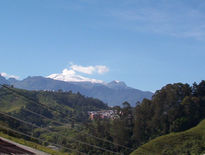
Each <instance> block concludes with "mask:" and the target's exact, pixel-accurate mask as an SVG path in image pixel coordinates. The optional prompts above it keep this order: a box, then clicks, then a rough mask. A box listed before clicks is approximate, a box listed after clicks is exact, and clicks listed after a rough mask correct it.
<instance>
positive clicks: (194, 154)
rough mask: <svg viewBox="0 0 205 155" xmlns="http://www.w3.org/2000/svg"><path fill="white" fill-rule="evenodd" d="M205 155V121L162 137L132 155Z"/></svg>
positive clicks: (141, 147)
mask: <svg viewBox="0 0 205 155" xmlns="http://www.w3.org/2000/svg"><path fill="white" fill-rule="evenodd" d="M204 153H205V120H203V121H201V122H200V123H199V124H198V125H197V126H196V127H194V128H191V129H189V130H186V131H184V132H179V133H171V134H168V135H164V136H160V137H158V138H155V139H153V140H151V141H150V142H148V143H146V144H144V145H142V146H140V147H139V148H138V149H137V150H135V151H134V152H132V153H131V155H174V154H177V155H201V154H204Z"/></svg>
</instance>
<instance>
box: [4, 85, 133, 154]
mask: <svg viewBox="0 0 205 155" xmlns="http://www.w3.org/2000/svg"><path fill="white" fill-rule="evenodd" d="M0 85H1V84H0ZM1 86H3V87H4V88H6V89H8V90H10V91H12V92H15V93H16V94H17V95H19V96H23V97H24V98H26V99H27V100H29V101H32V102H33V103H35V104H37V105H39V104H40V105H42V106H44V107H46V108H48V109H50V110H51V111H54V112H58V113H60V114H62V115H65V114H64V113H62V112H60V111H57V110H54V109H53V108H51V107H49V106H47V105H44V104H42V103H40V102H36V101H35V100H34V99H32V98H30V97H28V96H25V95H24V94H22V93H20V92H18V91H16V90H14V89H11V88H10V87H7V86H5V85H1ZM59 106H60V105H59ZM24 110H26V111H29V112H31V113H33V114H36V115H38V116H40V117H43V118H45V119H49V120H51V121H53V122H56V123H58V124H61V125H66V124H65V123H62V122H59V121H55V120H52V119H50V118H48V117H45V116H43V115H41V114H38V113H35V112H33V111H30V110H28V109H24ZM67 119H69V120H72V121H75V120H74V119H72V118H67ZM77 132H79V133H82V134H85V135H87V136H90V137H93V138H95V139H98V140H101V141H104V142H107V143H110V144H113V145H117V146H120V147H123V148H125V149H128V150H131V151H133V150H134V149H132V148H129V147H127V146H124V145H120V144H117V143H113V142H112V141H109V140H106V139H103V138H100V137H97V136H94V135H92V134H88V133H85V132H83V131H77Z"/></svg>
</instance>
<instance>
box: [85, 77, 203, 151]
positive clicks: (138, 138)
mask: <svg viewBox="0 0 205 155" xmlns="http://www.w3.org/2000/svg"><path fill="white" fill-rule="evenodd" d="M114 109H116V110H118V112H119V116H120V118H119V119H116V120H113V121H110V120H99V121H96V122H95V123H94V122H92V124H90V125H89V126H96V127H95V128H96V129H97V130H95V131H93V130H89V132H90V133H94V134H95V135H96V136H99V137H106V138H107V139H109V140H111V141H113V142H115V143H118V144H121V145H124V146H127V147H130V148H137V147H139V146H140V145H142V144H144V143H146V142H148V141H150V140H151V139H154V138H156V137H158V136H161V135H165V134H168V133H171V132H179V131H184V130H187V129H189V128H192V127H194V126H196V125H197V124H198V123H199V122H200V121H201V120H202V119H204V118H205V81H202V82H201V83H199V84H196V83H194V84H193V86H189V85H188V84H182V83H176V84H168V85H166V86H165V87H163V88H162V89H161V90H158V91H156V93H155V94H154V95H153V97H152V99H151V100H148V99H144V100H143V101H142V103H141V104H139V105H137V106H136V107H134V108H132V107H130V105H129V103H126V102H125V103H124V104H123V108H120V107H114ZM87 141H88V142H93V140H90V139H87ZM94 143H99V142H97V141H95V142H94ZM101 145H103V144H101ZM104 147H107V148H109V149H112V150H115V151H118V152H124V153H125V154H128V153H129V152H131V150H128V149H125V148H122V147H117V146H111V145H109V146H106V145H104ZM201 149H202V148H201ZM203 149H204V148H203ZM150 154H152V152H150Z"/></svg>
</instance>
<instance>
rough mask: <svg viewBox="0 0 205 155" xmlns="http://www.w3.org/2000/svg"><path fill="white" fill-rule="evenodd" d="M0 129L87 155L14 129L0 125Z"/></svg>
mask: <svg viewBox="0 0 205 155" xmlns="http://www.w3.org/2000/svg"><path fill="white" fill-rule="evenodd" d="M0 127H1V128H3V129H5V130H10V131H12V132H15V133H17V134H19V135H23V136H26V137H29V138H32V139H35V140H38V141H41V142H44V143H49V144H51V145H56V146H58V147H62V148H64V149H68V150H70V151H74V152H77V153H80V154H83V155H88V154H86V153H84V152H80V151H78V150H75V149H71V148H68V147H65V146H62V145H59V144H56V143H51V142H47V141H45V140H42V139H40V138H36V137H33V136H31V135H28V134H25V133H23V132H20V131H17V130H14V129H11V128H8V127H5V126H4V127H3V126H2V125H0Z"/></svg>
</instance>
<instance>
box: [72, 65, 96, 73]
mask: <svg viewBox="0 0 205 155" xmlns="http://www.w3.org/2000/svg"><path fill="white" fill-rule="evenodd" d="M70 68H71V69H73V70H74V71H77V72H81V73H85V74H93V72H94V71H95V67H93V66H88V67H83V66H79V65H72V66H70Z"/></svg>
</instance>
